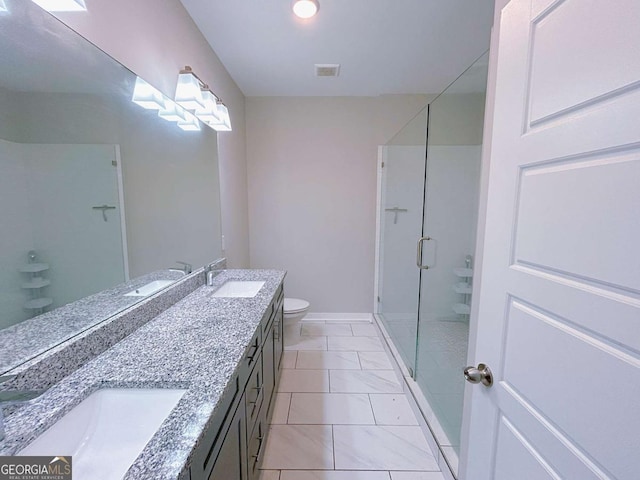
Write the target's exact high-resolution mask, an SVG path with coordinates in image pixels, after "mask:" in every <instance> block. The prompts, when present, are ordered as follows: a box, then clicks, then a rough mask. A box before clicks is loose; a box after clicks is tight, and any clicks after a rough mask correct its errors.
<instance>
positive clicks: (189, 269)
mask: <svg viewBox="0 0 640 480" xmlns="http://www.w3.org/2000/svg"><path fill="white" fill-rule="evenodd" d="M176 263H178V264H180V265H183V268H182V270H183V271H184V274H185V275H189V274H190V273H191V272H192V271H193V265H191V264H190V263H187V262H181V261H179V260H176Z"/></svg>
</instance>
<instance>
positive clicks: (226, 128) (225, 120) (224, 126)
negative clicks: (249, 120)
mask: <svg viewBox="0 0 640 480" xmlns="http://www.w3.org/2000/svg"><path fill="white" fill-rule="evenodd" d="M218 112H220V117H221V121H220V123H217V124H215V125H211V126H212V127H213V129H214V130H215V131H217V132H230V131H231V117H229V109H228V108H227V106H226V105H225V104H224V103H222V102H218Z"/></svg>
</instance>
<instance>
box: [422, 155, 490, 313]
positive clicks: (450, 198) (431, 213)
mask: <svg viewBox="0 0 640 480" xmlns="http://www.w3.org/2000/svg"><path fill="white" fill-rule="evenodd" d="M481 148H482V147H481V146H480V145H464V146H460V145H434V146H431V145H430V146H429V149H428V157H427V163H428V173H427V175H428V177H429V179H428V182H429V188H428V189H427V191H426V202H425V210H426V211H425V221H426V225H427V228H426V229H425V232H424V233H425V235H428V236H430V237H433V238H434V239H435V240H434V242H436V245H435V249H436V250H437V251H436V252H435V255H434V257H435V265H433V267H434V268H432V269H430V270H429V272H428V274H429V290H430V293H429V298H430V299H431V301H430V302H429V303H425V305H424V307H425V308H424V309H423V311H422V312H423V315H425V318H428V319H430V320H433V319H456V318H457V317H458V315H456V314H455V313H454V312H453V310H452V306H453V305H454V304H456V303H459V302H460V301H461V300H460V294H458V293H456V292H454V290H453V285H454V284H455V283H457V282H459V281H460V278H458V277H456V276H455V275H454V273H453V270H454V269H455V268H457V267H464V266H465V257H466V256H467V255H471V254H473V252H474V249H475V231H476V228H475V226H476V223H477V201H478V193H479V192H478V188H479V185H480V153H481Z"/></svg>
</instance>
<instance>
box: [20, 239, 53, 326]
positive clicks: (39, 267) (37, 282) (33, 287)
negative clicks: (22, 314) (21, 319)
mask: <svg viewBox="0 0 640 480" xmlns="http://www.w3.org/2000/svg"><path fill="white" fill-rule="evenodd" d="M28 258H29V262H28V263H25V264H23V265H22V266H21V267H20V268H19V270H20V272H21V273H26V274H28V275H29V280H27V281H26V282H23V283H22V285H21V287H22V288H24V289H25V290H28V291H29V295H30V297H31V298H30V299H29V300H27V301H26V302H24V304H23V307H24V308H25V309H27V310H31V311H32V312H33V315H39V314H41V313H43V312H44V309H45V308H46V307H48V306H49V305H51V304H52V303H53V299H52V298H49V297H45V296H44V294H43V292H42V289H43V288H45V287H48V286H49V285H51V280H49V279H47V278H42V273H43V272H46V271H47V270H49V264H48V263H41V262H38V261H37V254H36V252H35V250H30V251H29V253H28Z"/></svg>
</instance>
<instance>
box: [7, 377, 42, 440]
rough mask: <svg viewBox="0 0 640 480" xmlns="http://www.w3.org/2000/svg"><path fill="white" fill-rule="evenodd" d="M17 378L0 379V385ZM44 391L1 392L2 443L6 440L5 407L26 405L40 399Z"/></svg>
mask: <svg viewBox="0 0 640 480" xmlns="http://www.w3.org/2000/svg"><path fill="white" fill-rule="evenodd" d="M14 378H16V376H15V375H5V376H2V377H0V383H5V382H8V381H10V380H13V379H14ZM43 393H44V390H0V442H1V441H2V440H4V414H3V411H2V406H3V405H15V404H19V403H24V402H27V401H29V400H33V399H34V398H37V397H39V396H40V395H42V394H43Z"/></svg>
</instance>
